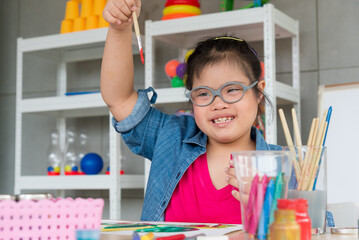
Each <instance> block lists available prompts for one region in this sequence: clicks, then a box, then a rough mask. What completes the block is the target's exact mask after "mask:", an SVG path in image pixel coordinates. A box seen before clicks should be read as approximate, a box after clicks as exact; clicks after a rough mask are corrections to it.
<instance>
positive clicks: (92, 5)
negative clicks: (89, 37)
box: [60, 0, 109, 33]
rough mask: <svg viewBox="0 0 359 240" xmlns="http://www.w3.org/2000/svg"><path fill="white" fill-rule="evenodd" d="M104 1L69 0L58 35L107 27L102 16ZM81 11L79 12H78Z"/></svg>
mask: <svg viewBox="0 0 359 240" xmlns="http://www.w3.org/2000/svg"><path fill="white" fill-rule="evenodd" d="M105 5H106V0H69V1H67V3H66V11H65V19H64V20H63V21H62V22H61V30H60V33H69V32H77V31H83V30H89V29H95V28H103V27H108V26H109V24H108V23H107V22H106V21H105V19H104V18H103V16H102V11H103V9H104V7H105ZM80 9H81V11H80Z"/></svg>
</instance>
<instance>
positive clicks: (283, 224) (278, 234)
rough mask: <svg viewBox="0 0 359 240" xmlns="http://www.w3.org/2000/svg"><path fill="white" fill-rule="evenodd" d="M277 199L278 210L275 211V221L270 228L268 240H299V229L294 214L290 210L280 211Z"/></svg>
mask: <svg viewBox="0 0 359 240" xmlns="http://www.w3.org/2000/svg"><path fill="white" fill-rule="evenodd" d="M281 200H282V199H278V209H277V210H276V211H275V220H274V222H273V223H272V225H271V226H270V233H269V239H270V240H282V239H286V240H300V227H299V224H298V223H297V222H296V214H295V211H294V210H292V209H282V208H280V206H282V205H281V204H280V201H281Z"/></svg>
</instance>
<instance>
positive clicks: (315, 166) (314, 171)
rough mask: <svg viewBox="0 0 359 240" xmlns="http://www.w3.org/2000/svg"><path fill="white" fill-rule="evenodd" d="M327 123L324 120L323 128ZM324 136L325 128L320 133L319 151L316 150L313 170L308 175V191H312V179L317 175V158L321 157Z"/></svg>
mask: <svg viewBox="0 0 359 240" xmlns="http://www.w3.org/2000/svg"><path fill="white" fill-rule="evenodd" d="M327 125H328V122H325V126H324V129H326V128H327ZM324 136H325V130H324V131H323V133H322V137H321V140H320V148H319V149H318V150H319V151H318V154H317V156H316V159H315V165H314V169H313V172H312V173H311V175H310V176H311V177H310V183H309V186H308V191H313V185H314V180H315V177H316V176H317V171H318V167H319V160H320V158H321V157H322V151H323V142H324Z"/></svg>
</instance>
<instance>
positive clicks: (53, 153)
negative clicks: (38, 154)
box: [47, 130, 63, 176]
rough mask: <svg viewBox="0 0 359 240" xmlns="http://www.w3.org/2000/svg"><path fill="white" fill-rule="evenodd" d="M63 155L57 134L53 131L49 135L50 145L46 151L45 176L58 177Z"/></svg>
mask: <svg viewBox="0 0 359 240" xmlns="http://www.w3.org/2000/svg"><path fill="white" fill-rule="evenodd" d="M62 160H63V155H62V151H61V148H60V141H59V133H58V131H56V130H55V131H53V132H52V133H51V143H50V146H49V148H48V150H47V175H49V176H56V175H60V170H61V165H62Z"/></svg>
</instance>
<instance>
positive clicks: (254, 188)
mask: <svg viewBox="0 0 359 240" xmlns="http://www.w3.org/2000/svg"><path fill="white" fill-rule="evenodd" d="M258 178H259V177H258V174H256V176H255V177H254V178H253V181H252V185H251V191H250V192H249V199H248V204H247V212H246V214H245V216H246V218H245V224H244V228H245V230H246V232H249V226H250V225H251V222H252V218H253V211H254V207H255V201H256V198H257V187H258V186H257V183H258Z"/></svg>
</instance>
